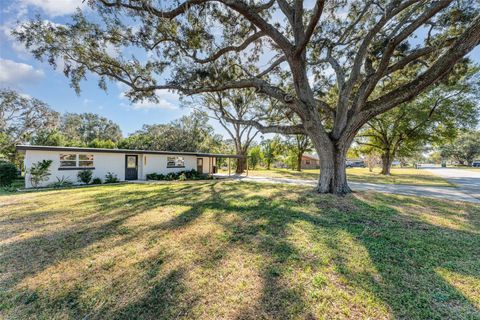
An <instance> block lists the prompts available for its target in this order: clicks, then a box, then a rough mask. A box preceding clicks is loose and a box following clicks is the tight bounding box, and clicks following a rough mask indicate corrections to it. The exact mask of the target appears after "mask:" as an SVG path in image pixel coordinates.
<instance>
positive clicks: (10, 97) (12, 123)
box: [0, 89, 58, 161]
mask: <svg viewBox="0 0 480 320" xmlns="http://www.w3.org/2000/svg"><path fill="white" fill-rule="evenodd" d="M57 124H58V113H57V112H55V111H53V110H52V109H51V108H50V107H49V106H48V105H47V104H46V103H45V102H42V101H40V100H38V99H35V98H31V97H26V96H22V95H21V94H19V93H18V92H16V91H14V90H8V89H2V90H0V154H3V155H4V156H6V157H7V158H9V159H10V160H11V161H13V159H14V158H15V145H17V144H21V143H25V142H27V141H28V140H29V139H30V137H31V136H32V135H33V134H34V133H35V132H36V131H38V130H41V129H48V128H54V127H55V126H56V125H57Z"/></svg>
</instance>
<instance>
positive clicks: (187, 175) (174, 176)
mask: <svg viewBox="0 0 480 320" xmlns="http://www.w3.org/2000/svg"><path fill="white" fill-rule="evenodd" d="M208 179H212V177H211V176H209V175H208V174H204V173H199V172H198V171H197V170H195V169H192V170H187V171H179V172H169V173H167V174H165V175H164V174H161V173H149V174H147V180H166V181H173V180H180V181H186V180H208Z"/></svg>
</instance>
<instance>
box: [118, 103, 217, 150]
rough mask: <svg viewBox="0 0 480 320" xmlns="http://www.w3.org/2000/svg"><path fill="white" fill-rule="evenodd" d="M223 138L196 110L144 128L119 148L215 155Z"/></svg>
mask: <svg viewBox="0 0 480 320" xmlns="http://www.w3.org/2000/svg"><path fill="white" fill-rule="evenodd" d="M221 144H222V137H221V136H220V135H216V134H215V133H214V130H213V127H212V126H211V125H209V124H208V116H207V114H206V113H204V112H200V111H194V112H192V113H191V114H190V115H187V116H183V117H181V118H180V119H177V120H174V121H172V122H170V123H168V124H153V125H144V126H143V128H142V129H141V130H138V131H136V132H135V133H133V134H131V135H130V136H129V137H127V138H126V139H124V140H122V141H121V142H120V144H119V147H120V148H124V149H138V150H168V151H190V152H215V151H216V150H217V149H218V148H220V147H221Z"/></svg>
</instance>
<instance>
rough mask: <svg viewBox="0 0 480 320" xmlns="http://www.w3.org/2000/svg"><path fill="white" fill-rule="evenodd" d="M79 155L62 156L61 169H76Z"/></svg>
mask: <svg viewBox="0 0 480 320" xmlns="http://www.w3.org/2000/svg"><path fill="white" fill-rule="evenodd" d="M76 166H77V155H76V154H60V167H61V168H66V167H76Z"/></svg>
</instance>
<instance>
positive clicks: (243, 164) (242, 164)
mask: <svg viewBox="0 0 480 320" xmlns="http://www.w3.org/2000/svg"><path fill="white" fill-rule="evenodd" d="M237 154H238V153H237ZM239 155H241V156H245V155H243V154H239ZM246 168H247V158H239V159H237V168H236V169H235V173H236V174H242V173H243V172H244V171H245V170H246Z"/></svg>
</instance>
